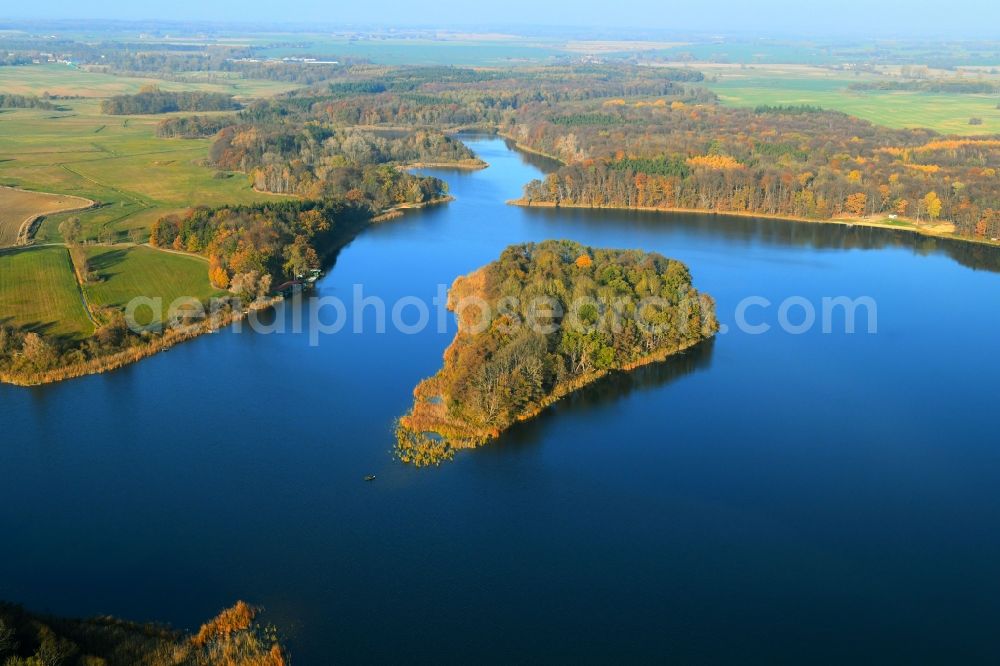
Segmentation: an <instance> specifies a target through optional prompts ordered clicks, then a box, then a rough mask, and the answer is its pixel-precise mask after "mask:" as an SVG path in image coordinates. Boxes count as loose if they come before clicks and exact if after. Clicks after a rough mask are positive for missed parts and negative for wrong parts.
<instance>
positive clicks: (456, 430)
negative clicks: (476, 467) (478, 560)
mask: <svg viewBox="0 0 1000 666" xmlns="http://www.w3.org/2000/svg"><path fill="white" fill-rule="evenodd" d="M715 336H716V333H712V334H711V335H709V336H707V337H703V338H699V339H698V340H693V341H688V342H686V343H683V344H680V345H677V346H674V347H668V348H663V349H658V350H656V351H653V352H651V353H649V354H647V355H645V356H643V357H641V358H639V359H637V360H635V361H633V362H631V363H627V364H625V365H622V366H620V367H616V368H609V369H607V370H595V371H593V372H589V373H587V374H585V375H581V376H579V377H577V378H575V379H574V380H573V381H570V382H567V383H565V384H561V385H559V386H556V387H555V388H554V390H553V391H552V393H550V394H549V395H547V396H545V397H544V398H542V399H541V400H539V401H538V402H537V403H535V404H533V405H531V406H530V407H529V408H528V409H526V410H525V411H524V412H522V413H520V414H518V415H517V416H516V417H515V418H514V420H513V421H511V422H510V423H508V424H507V425H505V426H504V427H502V428H499V429H493V430H481V429H475V428H471V427H469V426H468V425H467V424H464V423H461V422H457V421H454V422H448V421H446V420H444V419H442V420H440V421H439V422H438V423H437V424H435V425H436V426H437V427H438V428H439V429H438V430H435V429H434V428H433V427H425V428H422V429H421V430H415V429H414V428H411V427H410V426H409V425H408V421H409V420H410V419H412V418H413V417H414V416H416V414H415V411H416V409H417V403H415V404H414V407H413V408H411V410H410V412H409V413H407V414H406V415H404V416H402V417H400V419H399V425H400V426H401V427H402V428H405V429H406V430H407V431H408V432H409V433H410V435H411V436H415V437H420V436H427V435H436V436H437V437H438V438H440V441H441V442H446V443H447V445H448V447H449V450H448V452H444V451H439V452H432V453H431V454H430V459H429V461H427V462H424V463H414V464H417V466H418V467H422V466H425V465H427V464H439V463H441V462H443V461H445V460H450V459H451V458H452V457H453V456H454V452H455V451H458V450H468V449H477V448H480V447H482V446H486V445H487V444H489V443H490V442H492V441H494V440H496V439H498V438H499V437H500V436H501V435H502V434H503V433H505V432H507V431H508V430H510V429H511V428H513V427H514V426H515V425H517V424H519V423H524V422H526V421H530V420H532V419H535V418H538V417H539V416H540V415H541V414H542V413H543V412H544V411H545V410H546V409H548V408H549V407H551V406H552V405H554V404H556V403H557V402H559V401H560V400H562V399H564V398H566V397H568V396H570V395H572V394H573V393H576V392H577V391H579V390H581V389H583V388H586V387H587V386H589V385H591V384H594V383H595V382H598V381H600V380H602V379H604V378H605V377H608V376H610V375H613V374H615V373H619V372H620V373H628V372H632V371H634V370H638V369H639V368H642V367H645V366H647V365H653V364H654V363H663V362H666V361H668V360H670V359H671V358H674V357H676V356H680V355H681V354H683V353H684V352H686V351H688V350H689V349H693V348H694V347H697V346H698V345H700V344H704V343H710V342H711V341H713V340H714V339H715ZM456 339H457V335H456ZM454 342H455V341H454V340H453V341H452V344H454ZM449 348H450V346H449ZM446 353H447V352H446ZM418 389H419V385H418V386H417V389H414V392H415V393H416V391H417V390H418ZM436 397H437V398H438V399H440V398H441V396H436ZM449 425H452V426H453V427H447V426H449Z"/></svg>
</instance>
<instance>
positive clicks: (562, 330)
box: [396, 241, 718, 466]
mask: <svg viewBox="0 0 1000 666" xmlns="http://www.w3.org/2000/svg"><path fill="white" fill-rule="evenodd" d="M448 308H449V309H450V310H452V311H454V312H455V313H456V316H457V318H458V321H459V331H458V333H457V334H456V336H455V339H454V341H453V342H452V343H451V345H450V346H449V347H448V349H447V350H446V351H445V355H444V366H443V367H442V368H441V370H440V371H439V372H438V373H437V374H435V375H434V376H433V377H430V378H428V379H425V380H424V381H422V382H421V383H420V384H419V385H418V386H417V388H416V389H415V390H414V405H413V409H412V411H411V412H410V413H409V414H407V415H406V416H404V417H402V418H401V419H400V420H399V423H398V425H397V431H396V436H397V454H398V455H399V457H400V459H401V460H403V461H404V462H407V463H412V464H415V465H419V466H423V465H429V464H436V463H438V462H441V461H442V460H445V459H448V458H450V457H451V456H452V455H453V454H454V451H455V450H456V449H460V448H467V447H472V446H478V445H480V444H483V443H484V442H486V441H488V440H490V439H492V438H494V437H496V436H497V435H499V433H500V432H501V431H503V430H504V429H506V428H508V427H509V426H510V425H511V424H513V423H514V422H516V421H518V420H523V419H526V418H530V417H531V416H533V415H534V414H536V413H538V412H539V411H540V410H541V409H543V408H544V407H545V406H547V405H549V404H551V403H552V402H555V401H556V400H558V399H559V398H561V397H563V396H565V395H566V394H568V393H570V392H572V391H574V390H577V389H579V388H580V387H582V386H584V385H585V384H588V383H590V382H593V381H595V380H596V379H598V378H600V377H602V376H604V375H606V374H607V373H609V372H612V371H615V370H627V369H632V368H635V367H638V366H640V365H644V364H646V363H649V362H653V361H662V360H663V359H665V358H666V357H667V356H669V355H671V354H675V353H678V352H680V351H681V350H683V349H686V348H688V347H690V346H692V345H694V344H696V343H698V342H699V341H701V340H704V339H706V338H710V337H711V336H713V335H714V334H715V333H716V331H717V330H718V322H717V320H716V315H715V302H714V300H713V299H712V298H711V297H710V296H709V295H707V294H702V293H699V292H698V291H697V290H695V288H694V287H693V286H692V281H691V275H690V272H689V271H688V269H687V267H686V266H685V265H684V264H682V263H680V262H678V261H675V260H672V259H667V258H666V257H664V256H662V255H660V254H656V253H647V252H642V251H639V250H606V249H597V248H592V247H585V246H583V245H580V244H579V243H576V242H572V241H545V242H542V243H525V244H521V245H513V246H511V247H508V248H507V249H506V250H504V252H503V254H502V255H501V256H500V258H499V259H498V260H497V261H495V262H493V263H491V264H488V265H486V266H484V267H483V268H481V269H479V270H477V271H475V272H474V273H472V274H470V275H467V276H464V277H460V278H458V279H457V280H456V281H455V283H454V285H452V288H451V290H450V292H449V295H448Z"/></svg>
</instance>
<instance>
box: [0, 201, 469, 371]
mask: <svg viewBox="0 0 1000 666" xmlns="http://www.w3.org/2000/svg"><path fill="white" fill-rule="evenodd" d="M450 201H454V197H453V196H451V195H447V196H444V197H438V198H435V199H432V200H430V201H424V202H421V203H408V204H400V205H398V206H393V207H392V208H389V209H387V210H385V211H383V212H382V213H380V214H379V215H376V216H373V217H370V218H368V219H366V220H364V221H363V222H361V223H360V224H352V225H350V226H349V227H347V228H345V229H344V232H343V234H342V235H340V236H338V237H337V239H336V241H335V242H334V243H331V245H330V247H329V248H327V249H326V250H324V251H323V252H322V256H323V257H327V258H329V257H336V256H337V253H339V252H340V251H341V250H342V249H343V248H344V247H346V246H347V245H349V244H350V242H351V241H352V240H353V239H354V238H356V237H357V235H358V234H359V233H361V232H363V231H364V230H365V229H366V228H367V227H369V226H372V225H374V224H378V223H379V222H384V221H386V220H390V219H396V218H399V217H402V216H403V215H404V211H406V210H415V209H419V208H424V207H427V206H434V205H440V204H444V203H448V202H450ZM57 245H60V246H62V247H65V248H66V249H67V252H68V250H69V248H68V246H66V245H65V244H63V243H60V244H57ZM140 246H144V247H149V248H151V249H153V250H157V251H162V252H168V253H171V254H178V255H181V256H186V257H192V258H195V259H200V260H202V261H205V262H206V263H207V262H208V260H207V259H206V258H204V257H202V256H201V255H198V254H192V253H190V252H183V251H180V250H173V249H168V248H158V247H153V246H152V245H149V244H148V243H145V244H138V245H136V247H140ZM12 249H18V250H28V249H31V246H27V247H19V248H12ZM69 261H70V263H71V265H72V266H73V273H74V277H75V278H76V280H77V285H78V286H80V285H79V276H78V275H77V270H76V266H75V263H74V262H73V260H72V255H70V257H69ZM81 295H82V294H81ZM283 300H285V299H284V298H283V297H281V296H272V297H270V298H268V299H266V300H264V301H260V302H255V303H252V304H251V305H250V306H249V308H248V309H247V311H246V312H244V311H242V310H240V311H229V312H226V313H222V314H221V316H216V317H215V318H214V319H213V318H211V317H207V318H206V319H205V320H204V321H202V322H201V323H199V324H196V325H195V328H193V329H189V330H180V329H166V330H165V331H164V332H163V334H162V336H161V337H159V338H156V339H155V340H150V341H148V342H146V343H143V344H139V345H136V346H134V347H129V348H128V349H122V350H120V351H117V352H114V353H113V354H108V355H107V356H100V357H98V358H93V359H90V360H88V361H85V362H83V363H78V364H75V365H69V366H62V367H57V368H53V369H51V370H46V371H45V372H41V373H35V374H30V375H20V374H11V373H6V372H0V384H10V385H13V386H20V387H32V386H43V385H45V384H55V383H57V382H61V381H66V380H69V379H77V378H79V377H85V376H88V375H99V374H103V373H105V372H112V371H114V370H118V369H120V368H123V367H125V366H127V365H131V364H133V363H138V362H139V361H142V360H143V359H146V358H149V357H151V356H155V355H156V354H159V353H160V352H163V351H166V350H168V349H170V348H171V347H173V346H175V345H178V344H180V343H182V342H187V341H189V340H194V339H195V338H198V337H201V336H202V335H205V334H207V333H214V332H217V331H220V330H222V329H223V328H225V327H228V326H230V325H232V324H234V323H236V322H237V321H242V320H243V319H245V318H246V317H247V316H249V313H250V312H253V311H258V310H266V309H268V308H272V307H274V306H275V305H277V304H278V303H280V302H282V301H283ZM84 303H85V304H87V302H86V298H85V297H84ZM87 310H88V315H90V316H91V318H92V314H91V313H90V308H89V304H87Z"/></svg>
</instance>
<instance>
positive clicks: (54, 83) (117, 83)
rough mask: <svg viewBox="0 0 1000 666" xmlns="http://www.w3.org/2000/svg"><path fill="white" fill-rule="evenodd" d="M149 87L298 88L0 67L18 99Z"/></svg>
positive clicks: (229, 77) (210, 78)
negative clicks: (24, 96)
mask: <svg viewBox="0 0 1000 666" xmlns="http://www.w3.org/2000/svg"><path fill="white" fill-rule="evenodd" d="M147 85H156V86H158V87H159V88H161V89H162V90H204V91H206V92H221V93H228V94H230V95H235V96H236V97H237V98H244V99H249V98H253V97H269V96H271V95H276V94H278V93H282V92H286V91H288V90H291V89H292V88H295V87H297V86H296V85H295V84H291V83H283V82H280V81H260V80H252V79H241V78H238V77H237V76H235V75H234V74H232V73H229V72H199V73H195V74H194V75H192V76H191V77H190V80H189V81H188V80H185V81H166V80H160V79H156V78H139V77H131V76H116V75H114V74H105V73H103V72H91V71H86V70H82V69H77V68H75V67H70V66H68V65H60V64H44V65H24V66H20V67H0V91H2V92H5V93H12V94H17V95H42V94H43V93H46V92H47V93H49V94H50V95H61V96H69V97H110V96H112V95H123V94H134V93H137V92H139V89H140V88H142V87H143V86H147Z"/></svg>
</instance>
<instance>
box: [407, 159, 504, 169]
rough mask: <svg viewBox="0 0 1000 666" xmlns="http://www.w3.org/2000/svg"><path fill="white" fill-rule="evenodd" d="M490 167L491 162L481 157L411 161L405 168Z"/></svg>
mask: <svg viewBox="0 0 1000 666" xmlns="http://www.w3.org/2000/svg"><path fill="white" fill-rule="evenodd" d="M487 167H489V162H486V161H484V160H481V159H478V158H477V159H472V160H462V161H461V162H410V163H409V164H404V165H403V167H402V168H403V169H406V170H410V169H455V170H457V171H481V170H483V169H485V168H487Z"/></svg>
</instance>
